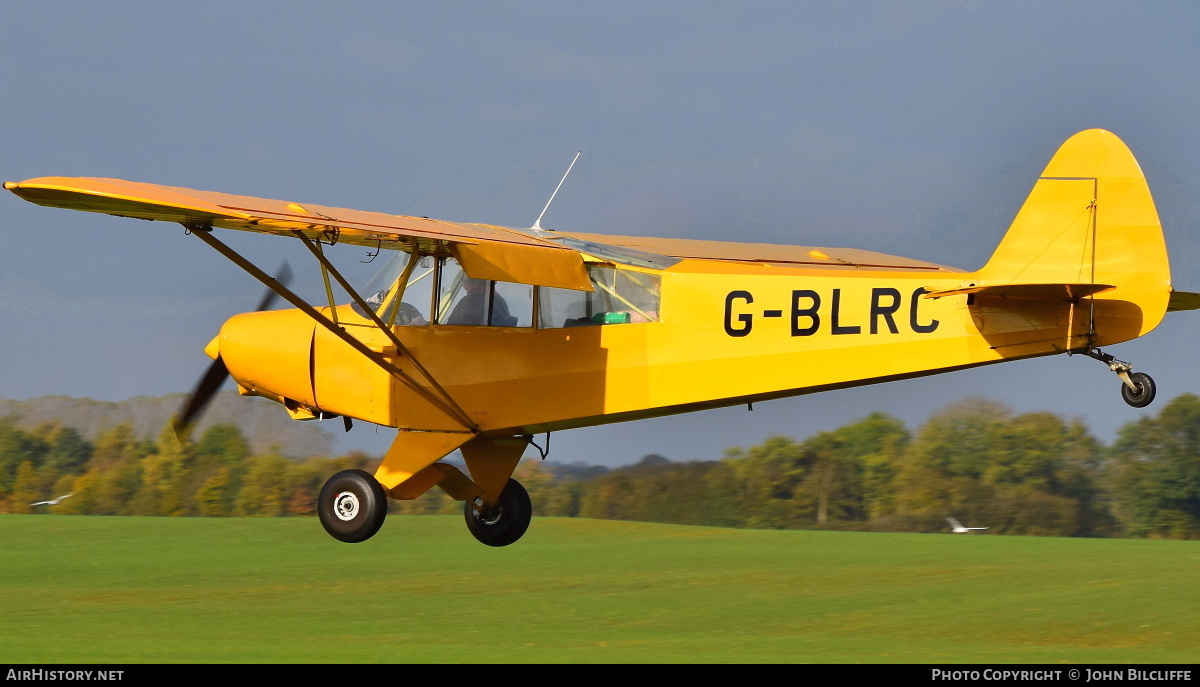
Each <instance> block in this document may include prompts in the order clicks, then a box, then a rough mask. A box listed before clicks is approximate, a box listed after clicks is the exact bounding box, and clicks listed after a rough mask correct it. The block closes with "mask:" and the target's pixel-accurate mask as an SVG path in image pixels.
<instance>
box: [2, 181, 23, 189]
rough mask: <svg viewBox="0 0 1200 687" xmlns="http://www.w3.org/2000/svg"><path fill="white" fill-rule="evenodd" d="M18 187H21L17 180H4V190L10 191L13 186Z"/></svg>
mask: <svg viewBox="0 0 1200 687" xmlns="http://www.w3.org/2000/svg"><path fill="white" fill-rule="evenodd" d="M20 187H21V185H20V184H18V183H17V182H15V181H6V182H4V190H6V191H11V190H13V189H14V188H20Z"/></svg>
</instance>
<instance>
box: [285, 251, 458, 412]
mask: <svg viewBox="0 0 1200 687" xmlns="http://www.w3.org/2000/svg"><path fill="white" fill-rule="evenodd" d="M296 236H299V237H300V240H301V241H303V242H304V245H305V246H306V247H307V248H308V250H309V251H311V252H312V254H313V256H314V257H316V259H317V261H318V262H320V263H321V266H322V267H324V268H325V269H326V270H328V272H329V274H331V275H333V278H334V279H335V280H337V283H338V285H339V286H341V287H342V288H343V289H345V291H346V293H348V294H350V297H351V298H353V299H354V302H355V303H357V304H358V307H359V308H360V309H361V310H362V311H363V312H365V313H366V314H367V316H368V317H370V318H371V321H372V322H374V323H375V326H377V327H379V329H380V330H381V331H382V332H383V333H384V334H386V335H387V337H388V338H389V339H391V340H392V343H393V344H395V346H396V350H397V351H398V352H399V353H400V354H401V355H403V356H404V357H405V358H408V361H409V362H410V363H412V364H413V367H415V368H417V371H418V372H420V373H421V376H422V377H424V378H425V379H426V380H427V381H428V382H429V384H430V386H432V387H433V388H434V389H437V392H438V394H439V395H440V396H441V398H442V399H444V400H445V402H446V405H449V406H451V407H452V408H454V410H456V411H458V419H459V420H460V421H463V420H466V422H465V423H464V424H466V426H467V427H471V428H474V424H473V423H471V422H470V421H469V420H467V413H466V411H464V410H463V409H462V408H461V407H460V406H459V405H458V404H457V403H455V402H454V399H453V398H452V397H451V396H450V394H449V392H447V391H446V390H445V389H443V388H442V385H441V384H438V382H437V380H436V379H434V378H433V375H431V374H429V371H428V370H426V369H425V366H424V365H422V364H421V362H420V361H419V360H417V359H416V357H415V356H413V354H412V353H410V352H409V350H408V347H406V346H405V345H404V344H403V343H402V342H401V341H400V337H398V336H396V332H394V331H392V328H391V327H389V326H388V325H387V324H385V323H384V321H383V320H381V319H379V315H377V314H376V313H375V310H374V309H373V308H372V307H371V306H369V305H367V302H366V301H364V300H363V298H362V296H360V295H358V292H357V291H355V290H354V288H353V287H351V286H350V284H349V283H348V282H347V281H346V278H345V277H343V276H342V273H341V272H338V271H337V268H335V267H334V266H333V264H332V263H330V262H329V258H326V257H325V253H323V252H322V251H321V249H320V248H318V247H317V246H316V244H314V243H313V241H312V239H310V238H308V237H307V236H305V235H304V233H303V232H300V231H297V232H296ZM347 336H349V335H347ZM401 374H403V373H401ZM405 376H407V375H405ZM410 379H411V378H410Z"/></svg>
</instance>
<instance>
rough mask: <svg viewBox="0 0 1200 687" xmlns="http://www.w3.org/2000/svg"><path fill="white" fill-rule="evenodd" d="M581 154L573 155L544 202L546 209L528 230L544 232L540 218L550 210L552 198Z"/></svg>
mask: <svg viewBox="0 0 1200 687" xmlns="http://www.w3.org/2000/svg"><path fill="white" fill-rule="evenodd" d="M582 154H583V151H582V150H581V151H579V152H577V153H575V159H574V160H571V165H570V166H569V167H567V172H566V174H563V177H562V179H560V180H559V182H558V186H555V187H554V193H551V194H550V200H548V201H546V207H544V208H542V214H541V215H538V217H537V219H535V220H534V221H533V226H532V227H530V229H533V230H534V231H545V230H544V229H542V216H543V215H545V214H546V211H547V210H549V209H550V203H553V202H554V196H557V195H558V189H560V188H562V185H563V182H564V181H566V180H567V174H570V173H571V168H572V167H574V166H575V161H576V160H578V159H579V156H580V155H582ZM551 231H553V230H551Z"/></svg>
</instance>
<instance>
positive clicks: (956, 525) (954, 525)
mask: <svg viewBox="0 0 1200 687" xmlns="http://www.w3.org/2000/svg"><path fill="white" fill-rule="evenodd" d="M946 521H947V522H949V523H950V527H951V529H953V530H954V533H955V534H965V533H967V532H970V531H971V530H986V529H987V528H986V527H963V526H962V523H961V522H959V521H957V520H955V519H954V518H952V517H950V516H946Z"/></svg>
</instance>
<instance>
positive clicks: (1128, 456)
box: [1111, 394, 1200, 539]
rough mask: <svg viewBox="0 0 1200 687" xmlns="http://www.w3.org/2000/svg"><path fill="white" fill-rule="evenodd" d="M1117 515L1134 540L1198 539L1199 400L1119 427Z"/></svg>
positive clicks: (1181, 401)
mask: <svg viewBox="0 0 1200 687" xmlns="http://www.w3.org/2000/svg"><path fill="white" fill-rule="evenodd" d="M1111 455H1112V463H1111V479H1112V483H1113V486H1114V494H1113V498H1114V501H1115V502H1116V503H1115V505H1116V510H1117V514H1118V517H1120V518H1121V520H1122V521H1123V523H1124V524H1125V526H1126V528H1127V530H1128V531H1129V532H1130V533H1131V534H1134V535H1136V536H1150V537H1159V538H1169V539H1196V538H1200V397H1197V396H1195V395H1192V394H1183V395H1182V396H1178V397H1176V398H1175V399H1173V400H1172V401H1171V402H1170V403H1168V404H1167V405H1166V406H1164V407H1163V408H1162V410H1160V411H1159V414H1158V415H1157V416H1156V417H1146V418H1142V419H1141V420H1139V421H1137V422H1133V423H1129V424H1127V425H1125V426H1124V427H1122V428H1121V429H1120V431H1119V433H1118V436H1117V441H1116V443H1115V444H1114V445H1113V447H1112V451H1111Z"/></svg>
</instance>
